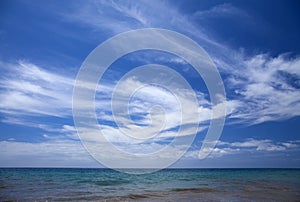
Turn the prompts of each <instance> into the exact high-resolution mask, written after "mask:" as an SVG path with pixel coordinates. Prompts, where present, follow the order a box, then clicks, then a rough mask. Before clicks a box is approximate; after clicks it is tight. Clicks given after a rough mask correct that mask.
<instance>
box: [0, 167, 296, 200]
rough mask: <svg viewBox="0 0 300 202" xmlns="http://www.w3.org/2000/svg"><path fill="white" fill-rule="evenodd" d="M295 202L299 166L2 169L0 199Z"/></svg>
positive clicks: (0, 174) (0, 173)
mask: <svg viewBox="0 0 300 202" xmlns="http://www.w3.org/2000/svg"><path fill="white" fill-rule="evenodd" d="M133 200H139V201H300V170H299V169H167V170H161V171H159V172H155V173H150V174H143V175H130V174H126V173H121V172H117V171H113V170H110V169H67V168H55V169H53V168H1V169H0V201H133Z"/></svg>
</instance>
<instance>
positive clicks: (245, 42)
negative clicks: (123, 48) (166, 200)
mask: <svg viewBox="0 0 300 202" xmlns="http://www.w3.org/2000/svg"><path fill="white" fill-rule="evenodd" d="M299 9H300V3H299V2H297V1H293V0H289V1H283V0H282V1H279V0H275V1H271V0H270V1H269V0H267V1H259V0H254V1H216V0H215V1H197V0H187V1H183V0H173V1H142V0H140V1H133V0H132V1H97V0H91V1H83V0H82V1H81V0H76V1H67V0H62V1H58V0H55V1H47V0H44V1H38V0H31V1H21V0H13V1H9V0H2V1H1V2H0V43H1V46H0V145H1V146H0V166H1V167H103V166H105V165H101V164H99V163H98V162H97V161H96V159H97V158H98V157H99V158H107V159H110V160H111V161H114V162H115V161H120V162H121V161H125V162H126V161H127V160H128V159H126V158H125V157H124V159H122V157H121V156H110V155H109V153H110V148H109V147H108V146H107V144H106V142H105V141H104V142H103V140H97V141H100V142H98V143H99V144H100V150H101V151H102V152H100V153H101V155H103V156H101V155H99V156H98V157H95V154H94V157H92V156H91V153H93V152H91V151H89V149H86V148H85V147H84V145H83V144H82V142H81V141H80V138H79V136H78V134H77V130H78V131H84V133H85V134H86V135H87V136H88V138H90V137H92V138H94V137H97V132H96V131H95V130H94V129H91V128H76V125H75V124H74V117H73V115H74V111H73V108H72V106H73V105H74V99H73V89H74V86H75V84H76V78H77V74H78V72H79V70H80V67H81V66H82V64H83V62H84V61H85V59H86V58H87V57H88V56H89V54H90V53H91V52H92V51H93V50H94V49H95V48H96V47H97V46H98V45H100V44H101V43H103V42H105V41H106V40H108V39H110V38H111V37H114V36H116V35H117V34H121V33H124V32H127V31H132V30H137V29H143V28H160V29H167V30H171V31H175V32H177V33H180V34H182V35H184V36H186V37H189V38H190V39H192V40H193V41H195V42H196V43H198V44H199V45H200V46H201V47H202V48H203V49H204V50H205V51H206V52H207V54H208V55H209V56H210V58H211V61H212V62H213V64H214V65H215V66H216V68H217V70H218V72H219V74H220V76H221V79H222V81H223V85H224V89H225V93H226V114H225V115H224V118H225V125H224V128H223V131H222V133H221V136H220V139H218V140H216V146H215V147H213V148H206V149H211V151H212V152H211V153H210V155H209V156H208V157H207V158H205V159H199V155H198V154H199V150H200V148H201V146H202V143H203V141H204V139H205V137H206V135H207V131H208V128H209V125H210V121H211V115H212V112H213V105H212V103H211V97H210V96H211V95H210V93H209V92H210V91H209V90H208V87H207V86H206V82H205V78H203V77H201V76H200V75H198V74H197V71H196V70H195V69H194V68H193V66H192V65H191V64H189V62H188V61H186V60H184V59H183V58H181V57H178V56H177V55H174V54H171V53H167V52H163V51H159V50H140V51H136V52H133V53H129V54H126V55H124V56H122V57H120V58H118V60H116V61H114V62H113V63H112V64H111V65H110V67H109V68H108V69H107V71H105V72H104V74H103V77H102V78H101V79H100V80H99V82H98V84H97V87H96V90H95V88H94V89H93V90H94V91H95V114H96V118H97V121H98V123H99V126H100V130H101V131H102V133H103V134H104V137H105V138H106V140H109V142H111V143H112V144H113V145H114V146H116V147H119V148H121V150H122V151H124V152H129V153H142V154H149V153H151V152H155V151H158V150H160V149H161V148H163V147H165V146H166V145H167V144H169V143H170V142H172V141H173V140H174V139H175V137H176V135H177V134H178V133H177V132H178V131H179V129H181V133H180V137H179V138H180V139H182V140H187V139H189V138H190V137H191V136H193V135H194V139H192V142H191V145H190V146H189V148H188V150H187V152H186V153H185V154H184V155H183V156H182V157H181V158H180V159H178V161H176V162H175V163H174V164H172V165H170V166H171V167H180V168H181V167H187V168H194V167H196V168H215V167H216V168H232V167H236V168H240V167H251V168H252V167H300V137H299V131H300V130H299V125H300V55H299V54H300V38H299V36H300V29H299V27H300V21H299V19H300V12H299ZM124 43H125V42H124ZM136 43H140V42H136ZM153 43H155V42H154V41H153ZM133 44H134V42H133ZM129 46H130V45H129ZM187 54H188V53H187ZM149 64H159V65H164V66H168V67H170V69H172V70H173V71H172V70H168V71H166V70H165V69H164V68H163V67H162V66H156V68H153V69H152V70H153V71H152V72H151V73H154V72H155V74H151V73H149V74H147V73H145V72H147V70H145V68H144V69H141V70H143V71H142V73H140V74H138V76H131V75H130V74H127V73H128V72H134V71H135V70H134V69H138V68H137V67H140V66H143V65H149ZM147 67H149V68H150V66H147ZM151 67H153V66H151ZM175 72H177V74H179V75H180V76H182V77H183V78H184V81H187V83H188V86H190V87H191V89H190V90H187V89H186V88H183V87H182V86H180V85H179V84H182V83H184V82H180V78H181V77H180V78H179V77H176V76H175V75H177V74H176V73H175ZM170 75H172V76H170ZM147 79H149V81H151V82H153V81H156V82H161V83H162V84H165V86H164V87H165V88H162V87H160V86H155V85H146V84H147V83H146V82H147V81H148V80H147ZM151 79H152V80H151ZM153 79H155V80H153ZM169 80H170V81H169ZM164 81H167V82H168V83H166V82H164ZM87 85H88V84H87ZM116 89H119V90H116ZM137 89H138V90H137ZM133 92H134V93H133ZM191 92H192V93H191ZM114 93H115V94H116V95H118V96H119V97H117V98H119V100H117V101H116V108H118V107H120V106H121V107H125V108H124V109H126V110H127V111H128V113H129V119H125V116H124V115H123V114H121V112H120V111H117V112H116V111H113V109H112V105H111V100H112V98H113V96H114ZM118 93H119V94H118ZM176 93H177V94H176ZM125 94H126V96H128V95H131V97H130V100H129V101H126V103H125V101H124V100H123V99H121V98H124V97H125ZM174 94H176V96H174ZM192 94H193V95H195V97H196V101H195V100H193V98H194V96H193V95H192ZM122 96H124V97H122ZM83 99H84V98H83ZM195 104H196V105H195ZM153 106H160V108H162V109H163V112H162V111H160V110H156V111H154V112H153V111H151V110H153V108H151V107H153ZM192 106H194V107H196V110H192V109H193V108H192ZM118 109H119V108H118ZM118 112H119V113H118ZM152 112H153V113H152ZM114 113H118V114H114ZM181 115H184V116H186V119H185V121H186V122H182V120H181V119H180V118H181ZM127 118H128V117H127ZM196 119H197V121H195V120H196ZM116 120H117V121H116ZM128 120H129V121H128ZM118 121H120V122H122V123H118ZM163 121H164V124H165V125H164V126H163V127H164V128H163V130H160V131H159V132H158V133H156V132H155V131H152V130H151V127H148V126H149V125H150V126H151V124H152V125H154V126H155V128H157V127H160V123H161V122H163ZM124 123H126V124H124ZM195 126H196V132H195V133H194V132H192V131H193V130H194V129H195ZM76 129H77V130H76ZM81 129H82V130H81ZM135 129H139V130H138V131H139V133H138V134H135V133H134V134H133V136H139V135H140V137H144V136H145V137H146V136H147V135H155V134H158V135H157V136H155V137H154V139H152V140H151V141H149V142H147V141H146V142H141V141H139V140H136V141H135V140H134V141H133V140H132V139H131V137H127V136H126V135H124V134H122V131H123V132H124V131H125V133H126V131H127V132H128V131H129V133H130V132H132V131H134V130H135ZM98 130H99V129H98ZM81 139H84V138H82V137H81ZM129 145H130V146H129ZM85 146H86V145H85ZM181 146H182V145H176V146H173V147H171V149H172V150H171V153H165V154H163V155H165V156H163V155H162V159H164V158H166V159H168V158H169V156H170V154H172V152H173V153H174V154H175V153H176V152H178V151H182V147H181ZM204 149H205V148H204ZM88 151H89V152H90V153H89V152H88ZM94 151H95V152H96V151H98V150H97V149H96V150H94ZM176 154H177V153H176ZM96 155H98V154H96Z"/></svg>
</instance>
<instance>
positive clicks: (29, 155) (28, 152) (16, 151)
mask: <svg viewBox="0 0 300 202" xmlns="http://www.w3.org/2000/svg"><path fill="white" fill-rule="evenodd" d="M0 159H1V161H0V166H6V167H7V166H12V167H14V166H33V165H35V166H43V167H45V166H51V167H52V166H87V167H88V166H97V163H95V162H94V161H93V160H92V159H91V157H90V156H89V154H88V153H87V152H86V151H85V149H84V148H83V147H82V145H81V143H80V142H79V141H72V140H48V141H45V142H39V143H30V142H17V141H14V140H9V141H0ZM98 166H99V165H98Z"/></svg>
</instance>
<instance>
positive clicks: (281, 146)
mask: <svg viewBox="0 0 300 202" xmlns="http://www.w3.org/2000/svg"><path fill="white" fill-rule="evenodd" d="M299 148H300V145H299V141H287V142H274V141H272V140H268V139H262V140H259V139H253V138H249V139H246V140H245V141H241V142H224V141H220V140H219V141H218V143H217V146H216V147H215V148H204V149H203V152H211V153H210V155H209V156H208V158H218V157H222V156H224V155H229V154H242V153H245V152H248V153H251V155H253V153H257V152H263V153H264V154H265V153H267V152H288V151H292V150H299ZM198 154H199V151H198V150H192V151H190V152H188V154H187V157H194V158H196V157H197V156H198Z"/></svg>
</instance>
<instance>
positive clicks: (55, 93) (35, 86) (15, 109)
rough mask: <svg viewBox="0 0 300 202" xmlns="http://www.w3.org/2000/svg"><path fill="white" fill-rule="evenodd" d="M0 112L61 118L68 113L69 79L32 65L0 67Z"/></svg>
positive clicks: (70, 86) (6, 65)
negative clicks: (1, 68)
mask: <svg viewBox="0 0 300 202" xmlns="http://www.w3.org/2000/svg"><path fill="white" fill-rule="evenodd" d="M1 65H3V67H4V70H7V71H6V72H4V71H3V74H2V75H1V81H0V112H1V113H6V114H11V115H25V116H26V115H31V116H36V115H38V116H39V115H43V116H56V117H65V116H69V115H70V114H71V110H70V109H71V107H70V106H71V103H72V100H71V99H70V98H71V96H72V89H73V79H72V78H69V77H65V76H61V75H60V74H56V73H52V72H50V71H46V70H44V69H42V68H40V67H38V66H36V65H34V64H32V63H28V62H24V61H20V62H18V63H17V64H3V63H1Z"/></svg>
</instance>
